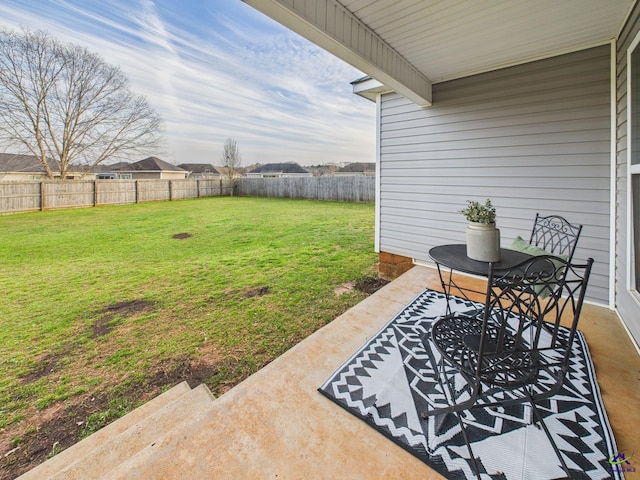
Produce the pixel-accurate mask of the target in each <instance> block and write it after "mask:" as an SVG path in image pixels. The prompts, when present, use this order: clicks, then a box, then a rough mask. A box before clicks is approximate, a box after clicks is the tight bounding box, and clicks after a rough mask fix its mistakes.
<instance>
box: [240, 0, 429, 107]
mask: <svg viewBox="0 0 640 480" xmlns="http://www.w3.org/2000/svg"><path fill="white" fill-rule="evenodd" d="M243 1H244V2H245V3H248V4H249V5H251V6H253V7H254V8H256V9H257V10H260V11H261V12H262V13H264V14H266V15H268V16H269V17H271V18H273V19H274V20H276V21H278V22H280V23H281V24H283V25H285V26H286V27H288V28H290V29H291V30H293V31H294V32H296V33H298V34H300V35H301V36H303V37H305V38H306V39H308V40H310V41H312V42H314V43H315V44H317V45H319V46H320V47H322V48H324V49H325V50H327V51H328V52H331V53H333V54H334V55H336V56H337V57H338V58H341V59H342V60H344V61H345V62H347V63H349V64H351V65H353V66H354V67H355V68H357V69H358V70H360V71H362V72H365V73H367V74H368V75H370V76H372V77H373V78H375V79H377V80H378V81H380V82H382V83H384V84H385V85H387V86H389V87H390V88H392V89H393V90H395V91H396V92H398V93H401V94H402V95H404V96H406V97H407V98H409V99H411V100H412V101H414V102H415V103H417V104H418V105H423V106H427V105H431V82H430V81H429V79H428V78H426V77H425V76H424V75H423V74H422V73H421V72H420V71H418V70H417V69H416V68H415V67H414V66H413V65H411V63H409V62H408V61H407V60H406V59H405V58H403V57H402V56H401V55H400V54H399V53H398V52H396V51H395V50H394V49H393V48H391V46H390V45H389V44H388V43H387V42H385V41H384V40H383V39H382V38H380V36H378V35H377V34H376V32H374V31H373V30H372V29H371V28H369V27H367V25H365V24H364V23H363V22H361V21H360V20H359V19H358V18H357V17H355V16H354V15H353V14H352V13H351V12H349V11H348V10H347V9H346V8H344V7H343V6H342V5H341V4H340V2H338V1H336V0H314V1H312V2H306V1H302V2H301V1H296V0H243Z"/></svg>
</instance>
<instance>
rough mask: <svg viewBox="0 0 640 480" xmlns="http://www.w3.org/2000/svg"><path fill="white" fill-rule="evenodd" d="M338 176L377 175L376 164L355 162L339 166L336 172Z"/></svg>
mask: <svg viewBox="0 0 640 480" xmlns="http://www.w3.org/2000/svg"><path fill="white" fill-rule="evenodd" d="M334 175H335V176H336V177H357V176H359V177H362V176H366V177H374V176H375V175H376V164H375V163H374V162H371V163H367V162H354V163H350V164H348V165H345V166H344V167H342V168H339V169H338V170H336V172H335V173H334Z"/></svg>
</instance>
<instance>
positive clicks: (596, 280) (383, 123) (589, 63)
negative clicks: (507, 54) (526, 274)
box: [380, 46, 611, 303]
mask: <svg viewBox="0 0 640 480" xmlns="http://www.w3.org/2000/svg"><path fill="white" fill-rule="evenodd" d="M609 55H610V49H609V46H604V47H598V48H593V49H589V50H586V51H581V52H577V53H574V54H569V55H565V56H562V57H556V58H551V59H547V60H542V61H539V62H533V63H530V64H526V65H520V66H517V67H511V68H508V69H504V70H499V71H495V72H490V73H486V74H482V75H477V76H475V77H469V78H464V79H459V80H454V81H451V82H446V83H440V84H436V85H434V90H433V100H434V104H433V106H432V107H429V108H426V109H421V108H418V107H416V106H415V105H413V104H412V103H411V102H409V101H407V100H406V99H404V98H403V97H401V96H399V95H396V94H389V95H384V96H383V98H382V105H381V117H380V158H381V162H380V249H381V250H382V251H386V252H390V253H396V254H400V255H405V256H409V257H413V258H415V259H416V260H417V261H419V262H429V258H428V251H429V249H430V248H431V247H433V246H435V245H439V244H443V243H463V242H464V240H465V238H464V231H465V226H466V221H465V219H464V217H462V215H460V214H459V213H458V211H459V210H460V209H461V208H463V207H464V206H465V204H466V200H468V199H479V200H484V198H487V197H488V198H491V199H492V201H493V203H494V205H495V206H496V207H497V212H498V227H499V228H500V229H501V234H502V245H503V246H509V245H510V243H511V241H512V240H513V238H514V237H515V236H516V235H521V236H522V237H524V238H527V239H528V236H529V233H530V231H531V226H532V223H533V219H534V217H535V214H536V212H540V213H541V214H543V215H547V214H552V213H557V214H560V215H563V216H565V217H566V218H567V219H568V220H569V221H571V222H573V223H581V224H583V225H584V229H583V234H582V238H581V239H580V242H579V245H578V249H577V251H576V256H575V258H576V260H584V259H586V258H588V257H593V258H594V259H595V261H596V263H595V267H594V271H593V277H592V281H591V284H590V287H589V291H588V295H589V298H590V299H592V300H595V301H598V302H602V303H607V302H608V274H609V218H610V209H609V199H610V184H609V175H610V168H609V162H610V148H611V145H610V138H611V137H610V135H611V133H610V105H609V102H610V97H609V96H610V90H609V87H610V76H609V67H610V61H609Z"/></svg>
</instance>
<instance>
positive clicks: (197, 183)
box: [196, 179, 200, 198]
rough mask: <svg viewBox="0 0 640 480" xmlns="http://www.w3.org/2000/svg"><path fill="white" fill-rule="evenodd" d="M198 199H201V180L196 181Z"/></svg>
mask: <svg viewBox="0 0 640 480" xmlns="http://www.w3.org/2000/svg"><path fill="white" fill-rule="evenodd" d="M196 198H200V179H198V180H196Z"/></svg>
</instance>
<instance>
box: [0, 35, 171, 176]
mask: <svg viewBox="0 0 640 480" xmlns="http://www.w3.org/2000/svg"><path fill="white" fill-rule="evenodd" d="M161 126H162V120H161V118H160V116H159V115H158V114H157V113H156V112H155V111H154V110H153V108H152V107H151V106H150V105H149V104H148V102H147V100H146V98H145V97H143V96H139V95H134V94H133V93H132V92H131V91H130V90H129V86H128V81H127V78H126V76H125V75H124V74H123V73H122V71H121V70H120V69H119V68H118V67H114V66H111V65H108V64H107V63H106V62H105V61H104V60H103V59H102V58H101V57H100V56H98V55H95V54H93V53H90V52H89V51H88V50H87V49H85V48H83V47H79V46H76V45H71V44H63V43H61V42H59V41H57V40H55V39H53V38H52V37H50V36H49V35H48V34H47V33H46V32H42V31H38V32H31V31H29V30H26V29H23V30H22V31H14V30H8V29H0V142H2V143H4V145H5V147H7V146H15V147H21V150H23V151H25V152H27V151H28V152H30V153H31V154H33V155H35V156H36V157H37V158H38V159H39V160H40V162H41V163H42V166H43V167H44V169H45V171H46V174H47V176H48V177H53V176H54V175H55V174H56V173H57V174H59V175H60V178H63V179H64V178H65V177H66V174H67V171H68V169H69V166H70V165H80V164H83V165H88V166H95V165H98V164H99V163H101V162H103V161H105V160H106V159H108V158H118V157H120V156H121V155H122V154H134V153H135V154H138V153H143V152H144V153H147V152H148V150H149V149H154V148H156V147H157V146H158V144H159V142H160V130H161Z"/></svg>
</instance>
